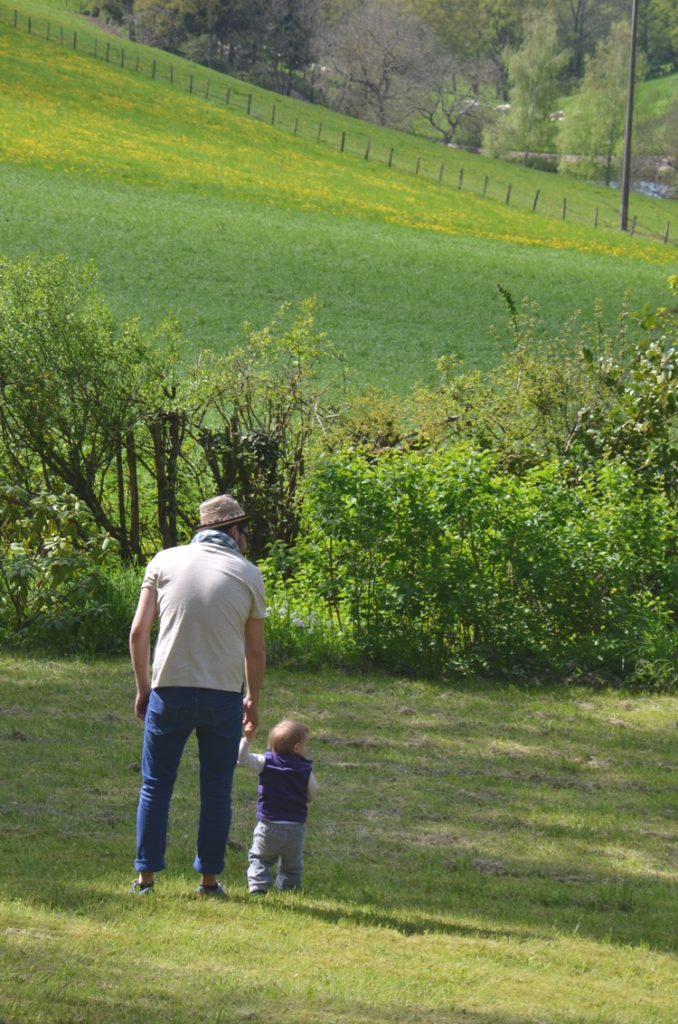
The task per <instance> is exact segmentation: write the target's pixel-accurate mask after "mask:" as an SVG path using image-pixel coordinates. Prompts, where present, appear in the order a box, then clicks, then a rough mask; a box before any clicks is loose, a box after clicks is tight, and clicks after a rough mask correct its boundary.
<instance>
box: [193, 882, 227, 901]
mask: <svg viewBox="0 0 678 1024" xmlns="http://www.w3.org/2000/svg"><path fill="white" fill-rule="evenodd" d="M195 895H196V896H216V897H217V898H218V899H226V890H225V889H224V887H223V885H222V884H221V882H215V883H214V885H198V886H196V888H195Z"/></svg>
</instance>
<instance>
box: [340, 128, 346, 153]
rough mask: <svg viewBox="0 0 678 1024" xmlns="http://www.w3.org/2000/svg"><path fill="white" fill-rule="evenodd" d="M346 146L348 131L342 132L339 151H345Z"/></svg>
mask: <svg viewBox="0 0 678 1024" xmlns="http://www.w3.org/2000/svg"><path fill="white" fill-rule="evenodd" d="M345 147H346V132H342V133H341V143H340V145H339V152H340V153H343V152H344V149H345Z"/></svg>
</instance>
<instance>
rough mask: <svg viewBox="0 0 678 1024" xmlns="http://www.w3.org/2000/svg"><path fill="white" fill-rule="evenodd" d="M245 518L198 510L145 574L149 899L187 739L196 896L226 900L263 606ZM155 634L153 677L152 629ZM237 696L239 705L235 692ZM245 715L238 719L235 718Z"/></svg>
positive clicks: (139, 699)
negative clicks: (225, 873) (194, 526)
mask: <svg viewBox="0 0 678 1024" xmlns="http://www.w3.org/2000/svg"><path fill="white" fill-rule="evenodd" d="M247 520H248V517H247V516H246V515H245V514H244V512H243V510H242V508H241V507H240V505H239V504H238V503H237V501H235V500H234V499H233V498H232V497H231V496H230V495H228V494H222V495H220V496H219V497H217V498H211V499H210V500H209V501H205V502H203V503H202V505H201V506H200V527H199V529H198V532H197V534H196V535H195V537H193V540H192V541H191V543H190V544H186V545H182V546H181V547H176V548H168V549H166V550H164V551H161V552H159V553H158V554H157V555H156V556H155V557H154V558H153V559H152V560H151V562H150V563H149V565H148V568H147V569H146V574H145V576H144V580H143V583H142V585H141V594H140V597H139V604H138V606H137V610H136V613H135V615H134V620H133V622H132V628H131V631H130V654H131V658H132V665H133V668H134V675H135V678H136V687H137V694H136V701H135V712H136V715H137V718H139V719H141V720H142V721H145V728H144V746H143V756H142V764H141V770H142V780H143V781H142V786H141V792H140V794H139V808H138V812H137V857H136V860H135V862H134V866H135V868H136V870H137V872H138V876H137V879H136V881H135V882H134V883H133V885H132V889H131V891H132V892H133V893H135V894H137V895H142V896H144V895H148V894H149V893H151V892H152V891H153V884H154V881H155V873H156V871H162V870H163V868H164V867H165V846H166V839H167V823H168V817H169V807H170V801H171V798H172V791H173V788H174V782H175V779H176V776H177V771H178V768H179V762H180V760H181V755H182V753H183V750H184V746H185V744H186V740H187V739H188V737H189V736H190V734H191V732H192V731H193V730H195V732H196V735H197V739H198V752H199V758H200V823H199V826H198V843H197V854H196V858H195V861H194V863H193V866H194V868H195V870H196V871H197V872H199V874H200V882H199V885H198V887H197V888H196V890H195V891H196V893H197V894H198V895H201V896H223V895H224V890H223V888H222V886H221V883H220V882H219V881H218V878H217V876H218V875H219V874H220V873H221V872H222V870H223V867H224V856H225V850H226V840H227V839H228V831H229V827H230V822H231V788H232V782H233V772H234V770H235V765H236V762H237V759H238V748H239V745H240V735H241V731H242V724H243V721H244V722H245V723H246V724H247V723H250V724H252V725H254V726H255V727H256V726H257V724H258V710H257V709H258V704H259V695H260V692H261V687H262V683H263V678H264V668H265V660H266V656H265V647H264V618H265V615H266V602H265V596H264V585H263V580H262V576H261V572H260V571H259V569H257V568H256V566H254V565H252V563H251V562H248V561H247V559H246V558H245V557H244V555H245V552H246V550H247V547H248V531H247ZM156 617H157V619H158V623H159V627H158V637H157V641H156V646H155V652H154V655H153V672H152V677H150V654H151V629H152V626H153V622H154V620H155V619H156ZM245 690H246V693H245V696H244V698H243V691H245ZM243 709H244V718H243Z"/></svg>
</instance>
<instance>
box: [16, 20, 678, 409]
mask: <svg viewBox="0 0 678 1024" xmlns="http://www.w3.org/2000/svg"><path fill="white" fill-rule="evenodd" d="M7 10H9V9H6V10H5V12H4V15H5V16H4V17H3V19H2V23H1V24H0V32H1V34H0V46H1V47H2V58H3V59H2V62H0V78H1V82H0V85H1V87H2V97H3V98H2V102H1V103H0V138H1V139H2V158H3V175H2V182H1V184H0V189H1V191H2V222H1V223H2V235H1V246H2V251H3V254H4V255H6V256H9V257H11V258H18V257H20V256H22V255H25V254H27V253H39V254H42V255H49V254H53V253H55V252H63V253H65V254H66V255H68V256H70V257H72V258H75V259H77V260H87V259H92V260H94V261H95V263H96V264H97V266H98V267H99V270H100V273H101V278H102V285H103V288H104V291H105V293H106V295H107V297H108V299H109V301H110V302H111V304H112V306H113V308H114V309H115V311H116V313H118V315H120V316H121V317H127V316H130V315H137V314H138V315H140V316H141V317H142V319H143V320H144V322H147V323H149V324H150V323H155V322H157V321H158V320H159V319H160V318H161V317H162V316H164V315H168V314H170V315H175V316H177V317H178V319H179V320H180V322H181V324H182V327H183V329H184V332H185V334H186V336H187V338H188V339H189V344H190V346H191V347H192V348H193V349H200V348H202V347H205V346H208V347H215V348H218V349H223V348H229V347H231V346H232V345H233V344H234V343H235V342H236V341H238V340H240V338H241V325H242V324H243V322H245V321H250V322H253V323H254V324H255V325H256V326H260V325H262V324H264V323H267V322H268V321H269V320H270V319H271V317H272V316H273V314H274V313H275V311H276V310H277V308H278V307H279V306H280V305H281V304H282V303H284V302H287V301H292V302H294V301H298V300H301V299H303V298H306V297H309V296H315V297H316V298H317V300H318V303H319V316H318V326H319V327H320V328H321V329H323V330H325V331H327V333H328V334H329V335H330V337H331V338H332V339H333V341H334V343H335V345H336V346H337V348H338V349H339V350H340V351H342V352H343V353H345V355H346V358H347V364H348V367H349V371H350V373H351V377H352V380H353V382H354V386H356V387H361V386H362V385H363V384H365V383H367V382H378V383H379V384H380V385H382V386H383V387H385V388H386V389H388V390H394V391H404V390H407V389H408V388H409V387H410V385H411V383H412V381H413V380H417V379H419V380H430V379H431V378H432V375H433V365H434V360H435V359H436V358H437V357H439V356H441V355H443V354H448V353H454V354H456V355H458V356H459V357H461V358H462V359H463V360H464V362H465V364H466V365H467V366H468V367H471V368H473V367H486V366H490V365H492V364H493V363H494V362H496V359H497V357H498V355H499V352H500V351H501V348H502V346H503V345H504V344H508V340H507V332H506V331H505V330H504V326H505V319H506V314H505V309H504V306H503V303H502V300H501V298H500V295H499V291H498V285H501V286H502V287H504V288H506V289H508V290H509V291H510V292H511V294H512V295H513V296H514V298H515V299H516V300H517V301H519V300H520V299H522V298H523V297H529V298H530V299H531V300H534V301H536V302H537V303H538V304H539V306H540V308H541V310H542V314H543V316H544V319H545V321H546V322H547V324H549V326H550V327H551V328H552V329H553V330H556V329H557V327H558V325H559V324H561V323H562V322H563V321H565V320H566V319H567V318H568V317H569V316H571V315H572V314H573V313H574V312H575V311H576V310H581V311H582V315H583V317H584V318H591V317H592V316H593V313H594V309H595V308H596V305H597V303H600V306H601V308H602V311H603V316H604V318H606V319H607V321H608V322H611V321H612V320H613V319H614V317H615V316H616V314H617V313H618V311H619V310H620V308H621V307H622V305H623V304H624V302H625V301H626V302H627V303H628V304H629V305H630V307H631V308H632V309H633V308H638V307H640V306H641V305H643V304H644V303H646V302H647V303H649V304H650V305H657V304H661V303H662V302H664V301H666V288H665V282H666V277H667V276H668V274H669V272H670V271H671V269H672V266H673V264H674V261H675V247H674V246H673V245H672V244H669V245H664V244H662V243H661V239H662V236H663V232H664V229H665V224H666V217H667V213H666V209H667V204H663V205H662V204H661V203H660V201H658V200H649V199H643V198H641V197H634V199H633V211H632V212H633V215H634V216H637V217H638V223H639V230H638V234H637V235H635V236H634V237H629V236H625V235H621V234H620V233H619V232H617V231H613V230H611V229H609V228H607V227H603V226H602V224H603V223H605V224H607V223H613V222H614V220H615V219H616V211H615V202H616V198H615V194H614V193H612V192H610V191H605V190H602V189H592V188H591V187H588V186H582V185H579V184H573V183H570V182H567V183H564V182H563V181H561V180H559V179H558V178H557V177H556V176H555V175H547V174H543V173H542V174H540V173H538V172H530V171H526V170H525V169H524V168H515V167H512V166H508V165H504V164H500V163H497V162H494V161H488V160H484V159H483V158H481V157H474V156H472V155H470V154H459V153H454V152H452V151H449V150H448V151H445V150H443V149H442V147H440V146H436V145H434V144H433V143H427V142H426V141H425V140H421V139H414V138H412V137H408V136H403V135H401V134H399V133H395V132H386V131H385V130H379V129H376V128H374V126H370V129H369V130H370V136H371V138H370V145H371V150H370V159H369V160H366V159H365V158H364V153H363V150H364V146H365V126H364V125H361V124H359V123H358V122H353V121H350V119H346V118H340V117H339V115H336V114H330V113H329V112H326V111H321V108H315V107H309V106H308V105H304V104H301V103H298V102H296V101H293V100H282V98H275V97H273V96H272V94H266V93H264V92H263V91H262V90H258V91H257V90H254V101H253V102H254V108H255V109H254V113H255V114H256V116H254V117H247V116H246V113H245V111H244V110H243V109H235V107H234V106H229V107H227V106H226V105H225V103H224V102H223V101H222V102H220V103H215V102H209V101H208V100H206V99H205V98H204V95H203V96H200V95H198V94H197V89H198V86H197V85H196V92H194V93H193V94H189V93H188V91H187V90H186V88H185V81H186V77H185V76H186V67H190V68H191V69H192V72H193V73H195V75H196V76H206V77H205V79H204V80H205V81H207V80H208V79H209V80H210V81H214V83H215V85H214V86H213V91H212V93H211V95H212V96H214V95H215V94H216V91H217V84H216V83H218V88H219V90H220V94H221V95H222V96H223V94H224V90H225V88H226V87H227V85H226V83H227V82H231V83H232V86H233V89H234V90H238V89H239V90H240V91H241V93H242V90H243V84H242V83H236V82H235V81H234V80H229V79H227V78H226V76H220V75H217V73H216V72H206V71H205V70H204V69H197V68H196V66H195V65H188V64H187V62H181V61H179V59H178V58H177V60H176V78H175V85H171V84H170V82H169V79H167V78H166V77H165V78H161V77H159V78H158V79H156V80H152V79H151V77H150V74H149V73H148V69H149V68H150V63H149V61H150V55H151V54H155V57H157V60H158V61H159V62H160V63H162V62H165V64H164V65H163V66H166V62H167V60H168V55H166V54H162V55H159V54H157V52H156V51H150V50H148V48H145V47H137V48H136V50H138V51H139V53H141V55H142V56H141V57H140V60H142V62H143V61H145V62H146V63H145V64H144V63H142V64H141V65H140V66H141V68H142V70H143V67H146V69H147V71H146V74H143V73H135V72H134V71H133V70H130V68H129V67H121V66H119V65H115V64H113V63H112V62H111V63H106V62H105V61H103V60H102V59H100V58H99V59H94V57H93V56H92V55H91V53H92V52H93V51H90V52H89V53H87V52H80V51H76V52H73V50H72V49H69V48H68V47H67V46H66V45H64V46H60V45H59V44H58V43H57V42H54V41H53V40H47V39H46V38H45V37H44V33H43V35H42V36H41V35H40V34H39V31H38V28H39V25H43V29H44V27H45V25H46V22H45V21H44V19H45V17H46V16H48V15H49V16H50V17H52V18H56V17H57V15H58V17H59V18H62V17H63V19H64V20H68V19H69V18H70V19H71V21H70V22H69V24H76V22H77V15H75V14H70V15H69V14H67V13H66V12H58V11H56V10H55V9H54V8H50V7H48V6H47V5H44V6H42V7H40V6H38V7H30V8H29V7H27V6H21V7H20V11H21V14H22V17H24V18H25V17H26V16H27V12H28V11H29V10H31V11H34V16H35V18H36V19H37V20H36V21H35V23H34V24H33V31H32V33H31V34H28V32H27V31H26V28H25V27H24V28H21V27H20V26H19V27H17V28H14V27H13V26H12V24H11V22H10V21H8V20H7V17H6V15H7ZM40 18H42V19H43V20H42V21H40ZM82 22H83V19H80V22H77V23H78V24H80V23H82ZM83 32H84V33H85V36H86V38H84V37H83ZM87 33H89V35H87ZM79 37H80V41H81V45H82V46H83V48H84V49H85V50H86V48H87V46H88V45H89V44H88V43H87V39H91V40H94V39H95V38H96V30H95V29H94V28H93V27H92V26H90V25H89V24H87V23H85V28H84V29H82V30H79ZM100 38H101V39H102V40H103V39H106V38H109V39H110V36H109V37H106V36H104V35H103V33H101V34H100ZM130 45H131V44H130ZM92 46H93V43H92ZM125 46H126V48H127V44H125ZM133 50H134V48H133ZM136 50H135V51H134V52H136ZM98 52H99V53H100V54H101V49H99V50H98ZM155 57H154V59H155ZM173 60H174V59H173ZM160 63H159V65H158V66H159V67H160ZM159 75H160V73H159ZM181 75H184V79H183V81H184V86H183V87H179V83H180V81H181ZM200 82H201V85H200V89H201V90H203V94H204V88H205V86H204V84H202V83H203V78H201V79H200ZM274 101H275V102H276V105H277V107H278V108H279V109H278V113H277V115H276V117H277V119H278V120H277V121H276V124H274V125H272V124H271V123H270V111H271V106H270V104H271V103H272V102H274ZM267 104H268V106H267ZM321 113H322V117H323V125H324V127H323V133H324V134H323V136H322V139H321V141H320V142H318V136H317V131H316V127H315V125H314V126H310V125H308V126H307V127H304V125H305V123H306V121H308V119H309V117H310V116H312V117H313V118H314V119H315V121H316V124H317V118H318V117H319V116H320V114H321ZM293 119H296V120H297V121H299V123H300V128H299V131H298V133H297V134H295V133H294V132H293V131H292V130H291V123H292V120H293ZM344 131H345V132H346V133H347V136H348V138H349V143H348V144H347V146H346V151H345V152H344V153H340V152H339V145H338V139H339V137H340V135H341V133H342V132H344ZM351 140H354V141H351ZM391 150H393V151H394V153H395V157H394V159H393V161H392V163H393V166H391V167H389V166H388V160H387V157H388V154H389V153H390V152H391ZM361 154H362V155H361ZM443 157H444V161H445V176H444V178H443V183H442V184H439V183H438V180H437V178H438V176H439V173H440V171H439V168H440V164H441V159H442V158H443ZM417 160H419V161H421V168H422V170H421V172H420V174H418V175H415V174H414V173H413V168H414V167H415V163H416V161H417ZM462 166H463V170H464V177H463V183H464V185H463V187H462V188H459V187H458V183H459V181H460V177H459V175H460V172H461V169H462ZM486 178H487V180H488V182H489V184H488V185H487V188H486V189H485V192H486V194H485V196H483V195H482V191H483V185H484V182H485V179H486ZM509 184H510V185H511V187H512V192H511V197H512V198H511V202H510V203H508V204H507V203H506V193H507V188H508V185H509ZM537 189H539V191H540V200H539V206H538V209H537V212H536V213H535V212H533V211H532V203H533V196H534V194H535V193H536V190H537ZM565 189H567V192H568V195H569V200H568V203H569V206H568V209H569V211H570V213H569V215H568V219H566V220H565V221H563V220H562V218H561V217H560V216H559V213H558V211H559V210H560V206H561V204H562V195H563V191H564V190H565ZM595 209H598V210H599V211H600V220H601V226H599V227H598V228H594V227H593V226H592V225H593V216H594V210H595ZM576 217H581V218H582V220H583V221H587V222H588V223H583V222H580V221H579V220H578V219H575V218H576ZM652 235H653V236H654V240H653V239H652V237H651V236H652ZM492 324H496V325H497V326H498V328H499V330H498V332H497V333H491V332H490V327H491V325H492Z"/></svg>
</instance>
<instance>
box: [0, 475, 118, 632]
mask: <svg viewBox="0 0 678 1024" xmlns="http://www.w3.org/2000/svg"><path fill="white" fill-rule="evenodd" d="M0 541H1V548H0V630H1V632H2V634H3V635H4V639H5V640H6V641H11V642H14V643H22V642H26V641H30V642H31V643H38V644H44V645H52V646H55V647H58V648H70V649H76V648H77V649H82V648H83V647H87V646H89V645H90V642H89V639H88V634H89V631H90V629H91V627H92V624H93V623H94V622H95V621H96V620H97V619H98V618H101V617H104V616H105V615H106V614H107V611H108V609H107V607H106V605H105V604H104V603H102V602H101V600H100V597H101V579H102V572H103V563H104V560H105V558H106V551H107V548H108V543H109V538H108V537H107V536H106V535H105V534H103V533H101V532H98V531H97V530H96V528H95V527H94V526H93V524H92V521H91V516H90V514H89V512H88V510H87V509H86V508H85V506H84V505H82V504H81V503H80V502H78V501H77V500H76V499H75V498H73V496H72V495H69V494H66V495H54V494H48V493H46V492H40V493H38V494H30V493H28V492H27V491H25V490H24V489H22V488H20V487H11V486H7V485H4V486H2V487H1V488H0Z"/></svg>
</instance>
